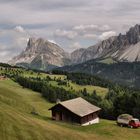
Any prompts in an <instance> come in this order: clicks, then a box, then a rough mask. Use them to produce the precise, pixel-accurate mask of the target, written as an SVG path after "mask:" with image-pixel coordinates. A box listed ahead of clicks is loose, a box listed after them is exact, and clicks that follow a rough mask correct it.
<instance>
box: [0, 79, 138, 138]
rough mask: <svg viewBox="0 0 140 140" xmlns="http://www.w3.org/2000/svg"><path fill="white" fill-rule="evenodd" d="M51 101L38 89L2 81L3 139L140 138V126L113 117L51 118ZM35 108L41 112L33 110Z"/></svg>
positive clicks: (0, 121)
mask: <svg viewBox="0 0 140 140" xmlns="http://www.w3.org/2000/svg"><path fill="white" fill-rule="evenodd" d="M51 106H52V104H50V103H48V102H47V101H46V100H45V99H44V98H42V97H41V95H40V94H39V93H37V92H33V91H31V90H28V89H23V88H22V87H20V86H19V85H18V84H16V83H14V82H12V81H11V80H5V81H0V140H86V139H87V140H139V139H140V129H130V128H120V127H118V126H117V125H116V124H115V122H114V121H108V120H101V123H100V124H96V125H91V126H87V127H80V126H75V125H71V124H66V123H61V122H55V121H52V120H51V119H50V112H49V111H48V108H50V107H51ZM33 108H35V110H36V112H38V113H39V116H34V115H32V114H31V113H30V112H31V111H32V110H33Z"/></svg>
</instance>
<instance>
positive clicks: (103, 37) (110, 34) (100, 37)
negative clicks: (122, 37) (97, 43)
mask: <svg viewBox="0 0 140 140" xmlns="http://www.w3.org/2000/svg"><path fill="white" fill-rule="evenodd" d="M116 35H117V33H116V32H115V31H109V32H104V33H102V34H101V35H100V36H99V39H100V40H105V39H107V38H109V37H111V36H116Z"/></svg>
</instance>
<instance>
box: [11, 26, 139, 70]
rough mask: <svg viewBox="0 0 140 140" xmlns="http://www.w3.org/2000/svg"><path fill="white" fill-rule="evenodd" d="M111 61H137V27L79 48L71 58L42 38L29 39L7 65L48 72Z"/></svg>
mask: <svg viewBox="0 0 140 140" xmlns="http://www.w3.org/2000/svg"><path fill="white" fill-rule="evenodd" d="M108 57H110V58H112V59H114V60H116V61H120V62H124V61H127V62H137V61H140V25H136V26H134V27H132V28H130V30H129V31H128V32H127V33H126V34H125V35H122V34H119V35H118V36H113V37H110V38H108V39H106V40H103V41H101V42H99V43H98V44H96V45H94V46H91V47H89V48H87V49H86V48H81V49H78V50H75V51H73V52H72V53H71V54H69V53H67V52H65V51H64V50H63V49H62V48H60V47H59V45H57V44H55V43H52V42H50V41H47V40H44V39H42V38H39V39H35V38H30V39H29V41H28V44H27V48H26V49H25V50H24V51H23V52H22V53H21V54H20V55H18V56H16V57H14V58H13V59H12V60H11V61H9V63H10V64H13V65H20V66H25V67H30V68H34V69H41V70H49V69H52V68H55V67H56V66H57V67H62V66H65V65H70V64H78V63H82V62H86V61H88V60H92V59H99V58H101V59H105V58H108Z"/></svg>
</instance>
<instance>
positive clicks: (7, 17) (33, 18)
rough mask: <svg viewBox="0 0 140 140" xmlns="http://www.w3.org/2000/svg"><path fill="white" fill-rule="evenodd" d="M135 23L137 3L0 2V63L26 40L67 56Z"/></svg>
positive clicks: (129, 0)
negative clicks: (54, 46) (42, 41)
mask: <svg viewBox="0 0 140 140" xmlns="http://www.w3.org/2000/svg"><path fill="white" fill-rule="evenodd" d="M139 23H140V0H70V1H67V0H0V61H2V62H6V61H8V60H9V59H10V58H11V57H13V56H15V55H17V54H19V53H20V52H21V51H22V50H23V49H25V47H26V43H27V40H28V38H29V37H42V38H44V39H47V40H52V41H54V42H56V43H58V44H59V45H60V46H61V47H62V48H64V49H65V50H66V51H69V52H71V51H73V50H75V49H78V48H81V47H85V48H86V47H89V46H90V45H93V44H95V43H97V42H99V41H101V40H103V39H106V38H108V37H109V36H112V35H117V34H118V33H120V32H122V33H125V31H127V30H128V29H129V27H130V26H134V25H135V24H139Z"/></svg>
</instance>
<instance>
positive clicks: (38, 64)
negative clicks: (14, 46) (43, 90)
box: [9, 38, 70, 70]
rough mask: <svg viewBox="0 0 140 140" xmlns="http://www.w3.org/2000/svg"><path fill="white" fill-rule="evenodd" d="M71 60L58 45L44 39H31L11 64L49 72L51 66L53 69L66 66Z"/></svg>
mask: <svg viewBox="0 0 140 140" xmlns="http://www.w3.org/2000/svg"><path fill="white" fill-rule="evenodd" d="M69 58H70V57H69V54H68V53H66V52H65V51H64V50H63V49H62V48H61V47H59V46H58V45H57V44H55V43H52V42H50V41H48V40H44V39H43V38H37V39H36V38H29V41H28V43H27V48H26V49H25V50H24V51H23V52H21V54H20V55H18V56H16V57H14V58H13V59H12V60H11V61H9V63H10V64H13V65H15V64H18V65H24V66H25V65H26V66H28V67H32V68H35V69H44V70H48V67H50V66H51V68H53V67H56V66H64V65H66V64H67V63H68V62H69V61H70V60H69Z"/></svg>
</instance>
